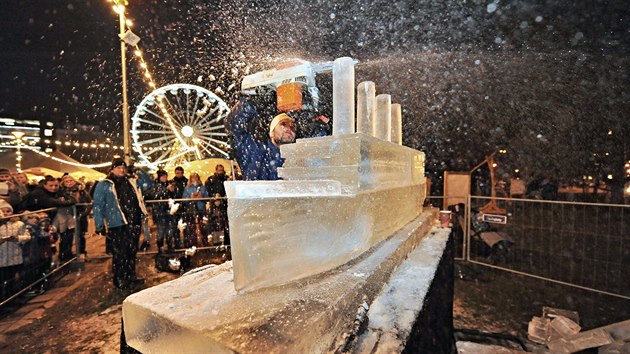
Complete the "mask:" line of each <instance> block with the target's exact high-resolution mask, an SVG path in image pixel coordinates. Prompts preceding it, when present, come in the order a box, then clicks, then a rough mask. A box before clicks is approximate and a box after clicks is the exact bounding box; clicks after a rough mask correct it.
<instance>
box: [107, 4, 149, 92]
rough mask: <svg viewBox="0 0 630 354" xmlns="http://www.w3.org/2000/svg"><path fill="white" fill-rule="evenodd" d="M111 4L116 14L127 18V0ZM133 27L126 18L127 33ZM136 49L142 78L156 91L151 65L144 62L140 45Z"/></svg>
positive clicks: (134, 52) (135, 53) (135, 46)
mask: <svg viewBox="0 0 630 354" xmlns="http://www.w3.org/2000/svg"><path fill="white" fill-rule="evenodd" d="M109 2H111V3H113V4H114V6H113V9H114V12H116V13H117V14H121V13H122V15H123V16H126V15H125V6H127V5H128V4H129V3H128V2H127V0H109ZM132 25H133V21H131V20H129V19H127V18H126V17H125V29H126V30H127V31H131V26H132ZM134 48H135V50H134V51H133V54H134V55H135V57H136V58H137V59H138V61H139V63H140V69H141V70H142V71H143V75H142V77H143V78H144V79H145V81H146V82H147V85H148V86H149V88H150V89H151V90H155V88H156V87H157V84H156V83H155V80H153V75H152V74H151V72H150V71H149V65H148V64H147V62H146V61H145V60H144V57H143V55H142V49H140V46H139V45H138V44H136V45H134Z"/></svg>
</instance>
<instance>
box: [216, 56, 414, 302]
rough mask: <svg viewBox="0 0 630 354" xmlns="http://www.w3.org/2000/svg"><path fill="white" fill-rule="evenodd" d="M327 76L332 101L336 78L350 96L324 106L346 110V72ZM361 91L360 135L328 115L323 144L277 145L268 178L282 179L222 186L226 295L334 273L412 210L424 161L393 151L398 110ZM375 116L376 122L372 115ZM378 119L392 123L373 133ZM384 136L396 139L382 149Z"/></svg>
mask: <svg viewBox="0 0 630 354" xmlns="http://www.w3.org/2000/svg"><path fill="white" fill-rule="evenodd" d="M342 59H344V58H342ZM347 59H349V58H347ZM351 64H352V62H351V61H350V63H349V65H351ZM350 70H352V68H351V69H350ZM333 74H334V77H335V78H336V79H337V82H336V83H335V84H334V85H335V87H334V94H337V93H338V92H341V93H344V90H343V87H341V88H339V86H340V83H342V84H343V82H344V79H346V80H347V81H351V83H350V85H347V86H348V87H349V89H350V90H351V91H352V97H350V99H348V97H343V98H342V99H341V104H340V105H339V106H340V107H337V106H335V102H333V106H335V107H334V109H335V112H339V111H340V110H343V109H344V108H345V107H346V106H348V102H354V94H353V93H354V71H351V73H350V74H351V75H348V70H344V71H342V72H341V73H333ZM344 74H345V76H344ZM340 77H341V78H340ZM363 84H365V83H362V85H363ZM370 84H371V85H363V86H364V87H365V88H364V89H362V85H359V92H358V93H359V100H358V109H357V110H358V112H359V122H358V125H359V128H360V129H359V131H363V132H359V133H354V115H353V114H352V115H351V116H350V117H344V116H339V115H338V114H337V113H336V114H335V118H334V122H335V124H336V125H335V126H333V135H332V136H327V137H320V138H310V139H298V140H297V142H296V143H295V144H288V145H283V146H281V148H280V150H281V154H282V156H283V157H284V158H285V159H286V161H285V164H284V167H282V168H279V169H278V174H279V176H280V177H282V178H283V180H279V181H234V182H226V183H225V186H226V191H227V195H228V200H229V208H228V216H229V220H230V234H231V242H232V260H233V267H234V287H235V288H236V290H238V291H241V290H242V291H249V290H253V289H257V288H262V287H268V286H273V285H279V284H283V283H287V282H290V281H292V280H297V279H301V278H304V277H307V276H310V275H313V274H317V273H321V272H323V271H326V270H329V269H332V268H335V267H337V266H339V265H341V264H344V263H346V262H348V261H350V260H351V259H354V258H356V257H357V256H359V255H361V254H362V253H364V252H365V251H367V250H368V249H370V248H371V247H372V246H374V245H376V244H377V243H379V242H380V241H382V240H384V239H386V238H387V237H388V236H390V235H392V234H393V233H394V232H395V231H396V230H398V229H400V228H401V227H403V226H404V225H405V224H407V223H408V222H410V221H411V220H413V219H414V218H415V217H417V216H418V215H419V214H420V213H421V212H422V204H423V202H424V198H425V193H426V192H425V189H426V188H425V184H426V178H425V177H424V153H422V152H420V151H417V150H414V149H411V148H408V147H405V146H402V145H401V140H402V138H401V134H400V127H401V124H400V106H399V105H398V107H396V106H395V105H391V103H390V102H388V101H389V100H390V98H389V95H380V96H377V97H374V86H373V83H370ZM370 88H371V90H370ZM370 91H371V95H370ZM382 96H387V97H384V98H385V100H384V101H386V102H385V103H384V104H380V103H379V102H378V101H379V100H380V99H382V98H383V97H382ZM376 103H379V104H376ZM387 103H389V104H387ZM362 105H365V108H362ZM383 106H384V107H383ZM391 106H394V107H393V108H394V109H393V111H394V117H393V120H392V118H391V116H390V114H389V113H390V112H391V111H392V107H391ZM350 108H351V109H352V108H353V107H352V105H351V107H350ZM379 111H380V112H385V113H386V114H382V117H380V116H379ZM352 112H354V110H353V109H352ZM362 112H364V113H363V114H362ZM381 120H383V121H385V120H388V123H389V121H393V124H383V125H382V126H379V124H378V123H377V122H378V121H381ZM348 121H350V123H348ZM344 125H345V126H344ZM390 127H393V129H392V128H390ZM361 128H363V129H361ZM392 131H393V134H392ZM366 133H367V134H366ZM372 135H376V136H372ZM379 135H380V136H379ZM392 136H393V137H394V140H398V141H393V142H392V141H388V140H392V139H391V137H392ZM383 138H385V139H383Z"/></svg>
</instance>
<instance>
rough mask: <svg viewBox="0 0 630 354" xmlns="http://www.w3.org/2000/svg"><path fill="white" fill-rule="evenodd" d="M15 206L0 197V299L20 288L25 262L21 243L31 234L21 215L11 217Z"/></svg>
mask: <svg viewBox="0 0 630 354" xmlns="http://www.w3.org/2000/svg"><path fill="white" fill-rule="evenodd" d="M12 215H13V207H12V206H11V204H9V203H7V202H6V201H5V200H1V199H0V291H1V292H2V293H1V294H0V299H6V298H8V297H9V296H11V295H12V294H14V293H15V292H16V291H18V290H19V288H18V287H19V281H20V270H21V268H22V264H23V263H24V260H23V257H22V248H21V247H20V245H21V244H24V243H25V242H27V241H29V240H30V239H31V235H30V233H29V232H28V230H27V229H26V227H25V226H24V223H23V222H22V221H20V218H19V217H11V216H12Z"/></svg>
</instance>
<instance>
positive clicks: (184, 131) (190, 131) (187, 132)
mask: <svg viewBox="0 0 630 354" xmlns="http://www.w3.org/2000/svg"><path fill="white" fill-rule="evenodd" d="M193 133H194V130H193V128H192V127H191V126H190V125H184V126H183V127H182V135H183V136H185V137H187V138H190V137H191V136H193Z"/></svg>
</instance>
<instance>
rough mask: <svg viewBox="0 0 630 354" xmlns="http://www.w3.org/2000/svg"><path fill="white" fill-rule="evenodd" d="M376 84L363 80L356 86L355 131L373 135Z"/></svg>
mask: <svg viewBox="0 0 630 354" xmlns="http://www.w3.org/2000/svg"><path fill="white" fill-rule="evenodd" d="M375 116H376V85H374V82H372V81H364V82H362V83H360V84H359V86H357V133H363V134H365V135H369V136H374V120H375Z"/></svg>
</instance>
